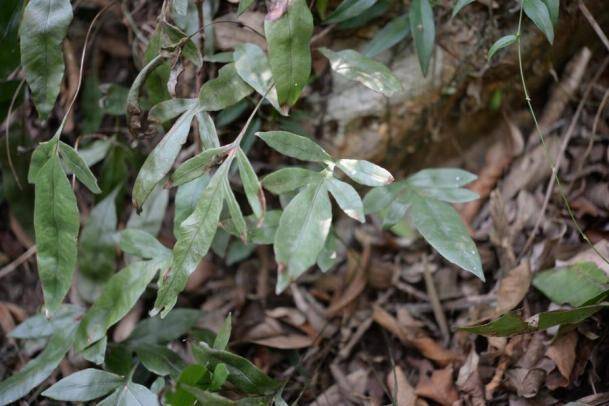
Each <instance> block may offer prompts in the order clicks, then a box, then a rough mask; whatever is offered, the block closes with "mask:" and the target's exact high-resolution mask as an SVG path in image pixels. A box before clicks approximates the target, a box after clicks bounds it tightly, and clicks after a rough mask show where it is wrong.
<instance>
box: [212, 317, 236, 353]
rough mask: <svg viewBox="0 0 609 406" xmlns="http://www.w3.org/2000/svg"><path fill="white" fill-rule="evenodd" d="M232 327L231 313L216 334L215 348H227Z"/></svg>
mask: <svg viewBox="0 0 609 406" xmlns="http://www.w3.org/2000/svg"><path fill="white" fill-rule="evenodd" d="M231 329H232V324H231V315H230V313H229V315H228V316H226V319H224V323H223V324H222V328H221V329H220V331H218V334H216V338H215V339H214V344H213V348H214V350H225V349H226V347H227V346H228V342H229V340H230V333H231Z"/></svg>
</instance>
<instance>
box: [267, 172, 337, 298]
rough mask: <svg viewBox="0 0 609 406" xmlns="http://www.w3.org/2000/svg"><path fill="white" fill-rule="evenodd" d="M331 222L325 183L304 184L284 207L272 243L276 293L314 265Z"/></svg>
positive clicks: (330, 210)
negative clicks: (276, 270)
mask: <svg viewBox="0 0 609 406" xmlns="http://www.w3.org/2000/svg"><path fill="white" fill-rule="evenodd" d="M331 223H332V205H331V203H330V198H329V197H328V191H327V188H326V184H325V182H319V183H317V184H310V185H307V186H306V187H305V188H303V189H302V190H301V191H300V192H299V193H298V194H297V195H296V197H294V198H293V199H292V200H291V201H290V203H289V204H288V205H287V206H286V208H285V210H284V211H283V214H282V216H281V219H280V220H279V228H278V229H277V234H276V235H275V243H274V249H275V259H276V260H277V263H278V267H279V269H278V272H279V276H278V280H277V287H276V291H277V293H278V294H279V293H281V292H282V291H283V290H284V289H285V288H286V287H287V285H288V284H289V283H290V282H292V281H294V280H296V278H298V277H299V276H300V275H301V274H302V273H303V272H304V271H306V270H307V268H309V267H310V266H311V265H313V264H315V261H316V260H317V256H318V255H319V253H320V252H321V250H322V249H323V247H324V243H325V241H326V237H327V236H328V232H329V231H330V225H331Z"/></svg>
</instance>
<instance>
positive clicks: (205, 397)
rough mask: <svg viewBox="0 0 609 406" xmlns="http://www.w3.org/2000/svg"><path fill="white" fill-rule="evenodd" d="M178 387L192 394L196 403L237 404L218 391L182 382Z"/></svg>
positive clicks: (214, 405) (215, 405) (219, 405)
mask: <svg viewBox="0 0 609 406" xmlns="http://www.w3.org/2000/svg"><path fill="white" fill-rule="evenodd" d="M218 365H224V364H218ZM225 368H226V367H225ZM180 388H181V389H183V390H184V391H186V392H188V393H189V394H190V395H192V396H193V397H194V400H196V402H197V404H201V405H213V406H237V403H236V402H234V401H232V400H230V399H228V398H225V397H224V396H222V395H220V394H218V393H215V392H210V391H208V390H203V389H201V388H199V387H197V386H192V385H187V384H182V385H180ZM194 400H193V401H194Z"/></svg>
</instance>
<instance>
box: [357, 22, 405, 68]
mask: <svg viewBox="0 0 609 406" xmlns="http://www.w3.org/2000/svg"><path fill="white" fill-rule="evenodd" d="M408 34H410V20H409V17H408V14H404V15H402V16H399V17H396V18H394V19H393V20H391V21H390V22H388V23H387V25H386V26H384V27H383V28H382V29H380V30H378V31H377V33H376V34H374V37H373V38H372V39H371V40H370V42H368V43H367V44H366V45H364V47H363V48H362V54H364V55H365V56H367V57H369V58H372V57H375V56H376V55H378V54H380V53H381V52H383V51H385V50H386V49H389V48H391V47H392V46H394V45H396V44H398V43H399V42H400V41H402V40H404V38H406V37H407V36H408Z"/></svg>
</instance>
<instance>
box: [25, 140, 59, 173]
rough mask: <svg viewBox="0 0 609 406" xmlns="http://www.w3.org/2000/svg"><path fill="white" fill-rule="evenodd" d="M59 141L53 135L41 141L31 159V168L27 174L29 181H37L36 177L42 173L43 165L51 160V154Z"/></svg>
mask: <svg viewBox="0 0 609 406" xmlns="http://www.w3.org/2000/svg"><path fill="white" fill-rule="evenodd" d="M57 141H58V139H57V138H55V137H53V138H51V139H50V140H49V141H47V142H41V143H40V144H38V146H37V147H36V149H35V150H34V152H33V153H32V158H31V159H30V168H29V171H28V174H27V181H28V182H29V183H32V184H34V183H36V178H37V177H38V174H39V173H40V169H42V167H43V166H44V165H45V164H46V163H47V162H49V159H51V155H52V154H53V152H54V151H55V147H57Z"/></svg>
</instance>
